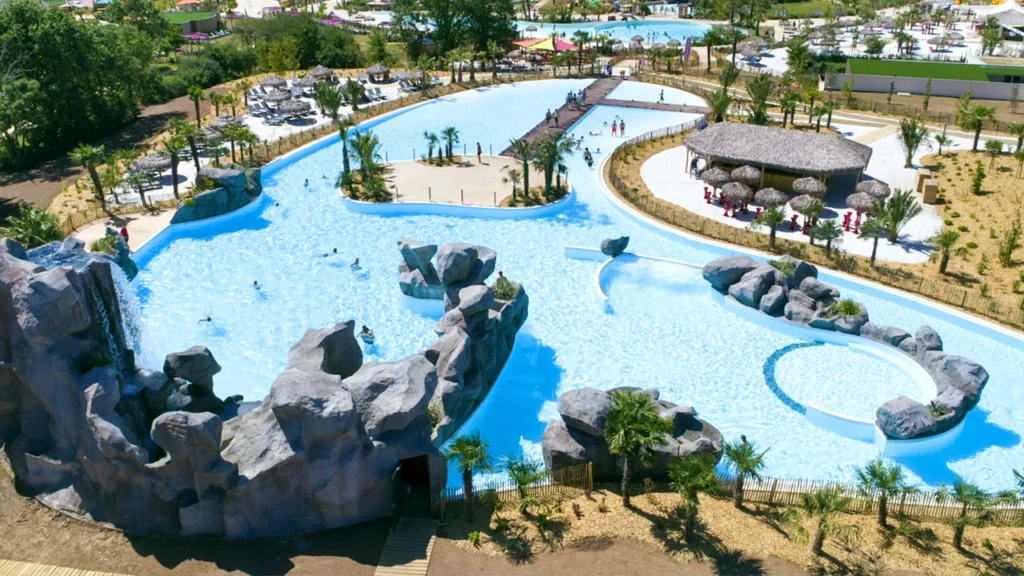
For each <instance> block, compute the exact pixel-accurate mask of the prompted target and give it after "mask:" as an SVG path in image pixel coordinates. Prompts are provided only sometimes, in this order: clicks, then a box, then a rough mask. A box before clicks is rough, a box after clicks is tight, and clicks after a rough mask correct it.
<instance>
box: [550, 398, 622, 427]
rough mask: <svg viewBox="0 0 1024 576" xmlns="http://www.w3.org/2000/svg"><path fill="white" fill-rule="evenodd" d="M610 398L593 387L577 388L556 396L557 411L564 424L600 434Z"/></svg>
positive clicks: (609, 408)
mask: <svg viewBox="0 0 1024 576" xmlns="http://www.w3.org/2000/svg"><path fill="white" fill-rule="evenodd" d="M611 408H612V399H611V397H610V396H609V395H608V393H606V392H602V391H600V390H597V389H595V388H578V389H576V390H570V391H568V392H566V393H564V394H562V395H561V396H559V397H558V413H559V414H560V415H561V416H562V420H564V421H565V424H566V426H568V427H570V428H574V429H576V430H579V431H581V432H584V433H586V434H589V435H591V436H602V435H603V434H604V427H605V423H606V421H607V418H608V411H609V410H611Z"/></svg>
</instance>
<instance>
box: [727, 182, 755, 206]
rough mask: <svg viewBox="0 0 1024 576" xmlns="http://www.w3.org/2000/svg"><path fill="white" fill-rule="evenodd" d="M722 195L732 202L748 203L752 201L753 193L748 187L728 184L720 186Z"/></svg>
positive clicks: (738, 183)
mask: <svg viewBox="0 0 1024 576" xmlns="http://www.w3.org/2000/svg"><path fill="white" fill-rule="evenodd" d="M722 195H723V196H725V197H726V198H728V199H729V200H732V201H733V202H750V201H751V200H753V199H754V191H753V190H751V189H750V186H747V185H746V184H742V183H740V182H729V183H728V184H726V185H725V186H722Z"/></svg>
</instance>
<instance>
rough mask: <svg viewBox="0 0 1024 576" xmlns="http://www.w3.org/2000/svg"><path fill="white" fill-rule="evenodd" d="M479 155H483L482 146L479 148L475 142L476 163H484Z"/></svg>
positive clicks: (478, 144)
mask: <svg viewBox="0 0 1024 576" xmlns="http://www.w3.org/2000/svg"><path fill="white" fill-rule="evenodd" d="M481 155H483V148H481V147H480V143H479V142H477V143H476V163H477V164H483V163H484V161H483V159H482V158H481Z"/></svg>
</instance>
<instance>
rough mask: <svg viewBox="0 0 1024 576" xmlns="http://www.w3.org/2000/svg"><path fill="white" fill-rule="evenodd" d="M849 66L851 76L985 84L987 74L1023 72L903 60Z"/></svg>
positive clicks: (858, 62) (1022, 71)
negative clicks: (862, 75) (929, 79)
mask: <svg viewBox="0 0 1024 576" xmlns="http://www.w3.org/2000/svg"><path fill="white" fill-rule="evenodd" d="M849 66H850V73H851V74H866V75H870V76H903V77H906V78H936V79H940V80H966V81H971V82H988V74H1007V75H1015V76H1022V75H1024V68H1015V67H1005V66H981V65H978V64H958V63H956V62H910V61H905V60H904V61H900V60H881V59H874V58H851V59H850V61H849Z"/></svg>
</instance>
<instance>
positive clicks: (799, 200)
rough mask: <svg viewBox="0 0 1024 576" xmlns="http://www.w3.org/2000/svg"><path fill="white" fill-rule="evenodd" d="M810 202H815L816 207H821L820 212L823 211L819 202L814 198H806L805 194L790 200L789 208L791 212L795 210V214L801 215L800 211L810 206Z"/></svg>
mask: <svg viewBox="0 0 1024 576" xmlns="http://www.w3.org/2000/svg"><path fill="white" fill-rule="evenodd" d="M812 202H817V203H818V205H819V206H821V208H822V210H824V209H825V205H824V204H823V203H822V202H821V200H819V199H817V198H815V197H814V196H808V195H806V194H804V195H803V196H797V197H796V198H793V199H792V200H790V201H789V207H790V208H792V209H793V210H796V211H797V212H800V213H803V212H802V210H804V209H806V208H807V207H808V206H810V205H811V203H812Z"/></svg>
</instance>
